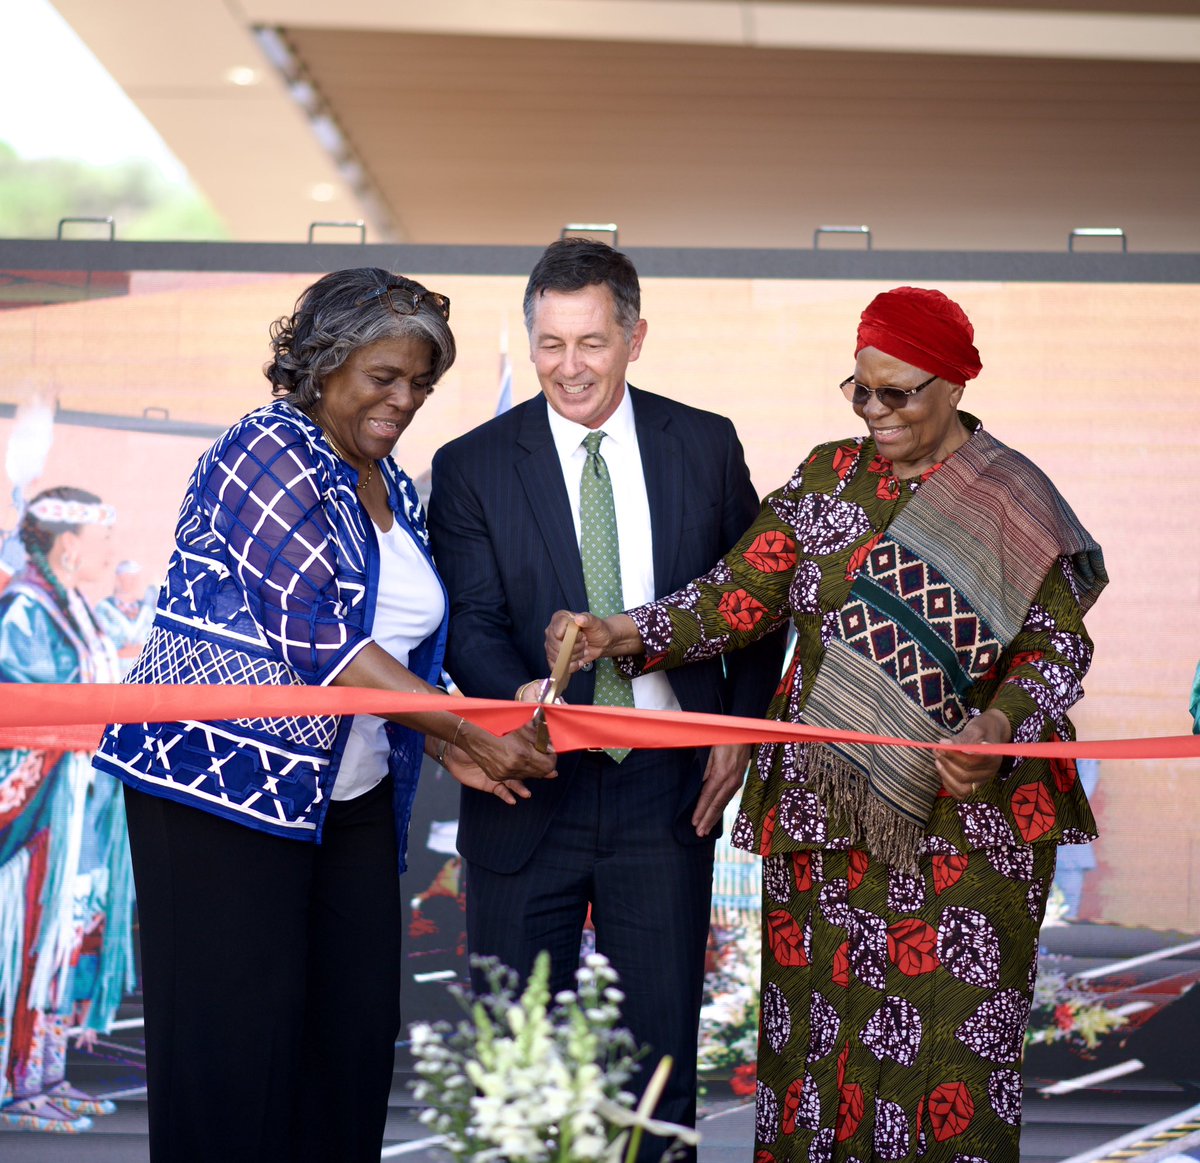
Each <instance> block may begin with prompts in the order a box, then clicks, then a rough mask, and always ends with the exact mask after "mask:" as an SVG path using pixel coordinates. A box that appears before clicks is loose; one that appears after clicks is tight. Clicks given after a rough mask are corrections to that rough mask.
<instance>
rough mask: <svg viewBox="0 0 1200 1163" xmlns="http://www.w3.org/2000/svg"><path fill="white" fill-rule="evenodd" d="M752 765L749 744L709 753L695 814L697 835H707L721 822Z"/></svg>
mask: <svg viewBox="0 0 1200 1163" xmlns="http://www.w3.org/2000/svg"><path fill="white" fill-rule="evenodd" d="M749 762H750V744H749V743H724V744H721V745H720V746H719V747H714V748H712V750H711V751H709V753H708V766H707V767H706V768H705V769H704V783H703V784H702V785H701V788H700V798H699V799H698V800H697V801H696V810H695V811H694V812H693V813H692V826H693V827H694V828H695V829H696V835H697V836H707V835H708V834H709V833H710V832H711V831H712V830H713V828H714V827H715V826H716V825H717V823H718V822H719V821H720V819H721V817H722V815H724V813H725V807H726V805H727V804H728V803H729V801H730V800H731V799H733V797H734V796H735V795H737V793H738V792H739V791H740V790H741V787H742V780H743V779H744V778H745V775H746V765H747V764H748V763H749Z"/></svg>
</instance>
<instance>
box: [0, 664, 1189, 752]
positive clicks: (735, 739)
mask: <svg viewBox="0 0 1200 1163" xmlns="http://www.w3.org/2000/svg"><path fill="white" fill-rule="evenodd" d="M447 710H453V711H454V713H455V714H458V715H461V716H462V717H463V718H464V719H467V720H468V721H469V722H472V723H475V724H476V725H477V726H480V727H484V728H486V729H487V730H489V731H492V732H495V733H497V734H503V733H505V732H507V731H513V730H515V729H516V728H518V727H520V726H523V725H524V724H525V723H528V722H529V720H530V717H531V716H532V713H533V707H532V706H531V704H529V703H517V702H510V701H508V700H500V699H460V698H456V699H455V700H454V702H453V703H452V704H449V705H447V702H446V698H445V696H444V695H406V694H397V693H395V692H394V691H379V690H364V689H361V688H358V687H341V686H330V687H315V686H255V687H247V686H132V685H125V684H121V683H116V684H106V683H95V684H56V683H14V684H9V685H6V686H5V687H4V699H3V701H2V703H0V748H15V747H24V748H36V749H50V748H62V749H66V750H71V751H90V750H92V749H93V748H94V747H95V746H96V744H97V743H98V741H99V739H100V733H101V731H102V730H103V729H104V726H105V725H106V724H108V723H164V722H165V723H169V722H175V721H178V720H182V719H191V720H194V721H196V722H210V721H213V720H220V719H239V718H248V717H253V718H287V717H290V716H294V715H356V714H380V713H383V712H393V713H410V714H413V713H420V712H422V711H447ZM545 711H546V722H547V724H548V725H549V728H550V737H551V739H552V740H553V741H554V747H555V749H556V750H557V751H578V750H581V749H583V748H587V747H642V748H663V747H701V746H708V745H711V744H717V743H814V742H815V743H874V744H878V745H880V746H889V747H919V748H924V749H926V750H930V751H964V752H971V753H978V754H986V753H992V754H999V755H1017V756H1023V757H1027V758H1033V757H1037V758H1043V759H1068V758H1069V759H1196V758H1200V735H1167V736H1162V737H1160V738H1150V739H1101V740H1095V741H1092V742H1085V741H1077V742H1074V743H1071V742H1057V743H1008V744H1004V745H1001V744H986V745H984V744H978V745H974V746H962V745H955V744H954V743H953V741H950V742H944V743H918V742H914V741H913V740H911V739H895V738H892V737H891V736H887V735H869V734H862V733H859V732H857V731H831V730H827V729H824V728H821V727H809V726H806V725H804V724H803V723H777V722H774V721H773V720H769V719H743V718H735V717H734V716H732V715H697V714H689V713H685V712H683V711H636V710H628V709H626V708H624V707H576V706H571V705H569V704H562V705H557V706H547V707H546V708H545Z"/></svg>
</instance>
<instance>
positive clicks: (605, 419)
mask: <svg viewBox="0 0 1200 1163" xmlns="http://www.w3.org/2000/svg"><path fill="white" fill-rule="evenodd" d="M640 312H641V293H640V288H639V285H638V277H637V272H636V271H635V270H634V267H633V264H632V263H630V261H629V259H628V258H627V257H626V256H625V255H623V254H621V253H620V252H619V251H615V250H613V249H612V248H611V247H608V246H605V245H603V244H602V243H598V242H593V241H589V240H585V239H578V238H573V239H565V240H563V241H561V242H557V243H554V244H553V245H552V246H550V247H549V248H548V249H547V250H546V252H545V254H544V255H543V256H542V258H541V259H540V260H539V262H538V264H537V265H536V266H535V267H534V270H533V273H532V274H531V275H530V277H529V282H528V285H527V287H526V291H525V322H526V326H527V328H528V331H529V340H530V358H531V359H532V360H533V362H534V364H535V366H536V368H537V374H538V381H539V383H540V384H541V388H542V395H541V396H539V397H537V398H535V399H533V400H530V401H528V402H526V403H524V404H521V405H519V406H518V407H516V408H513V409H512V410H511V411H508V412H506V413H504V414H502V415H500V416H497V417H496V418H495V419H493V420H491V421H489V422H488V423H486V424H483V425H482V426H480V427H479V428H476V429H475V430H474V431H472V432H469V433H467V435H465V436H463V437H460V438H459V439H457V440H454V441H452V442H451V443H450V444H448V445H446V446H445V447H444V448H442V449H441V450H440V451H439V452H438V453H437V455H436V456H435V457H434V460H433V490H432V494H431V497H430V504H429V528H430V531H431V533H432V536H433V546H434V553H435V556H436V559H437V562H438V568H439V570H440V571H441V573H442V576H443V578H444V579H445V581H446V584H447V587H448V589H449V592H450V601H451V607H450V638H449V644H448V649H447V655H446V668H447V670H448V672H449V673H450V675H451V676H452V677H453V678H454V680H455V682H456V683H457V684H458V685H459V687H460V688H461V689H462V691H463V692H464V693H465V694H467V695H470V696H475V697H484V698H501V699H508V698H513V697H516V698H522V697H528V696H529V693H530V692H531V691H536V687H537V681H536V680H539V679H541V678H542V677H544V675H545V674H546V669H547V668H546V658H545V648H544V637H543V634H544V629H545V626H546V623H547V622H548V621H549V619H550V616H551V615H552V614H553V613H554V611H555V610H558V609H563V608H566V609H572V610H583V609H587V608H588V607H589V604H591V606H592V608H593V609H595V608H596V606H595V602H596V589H595V586H596V584H597V583H596V573H597V566H596V565H595V564H594V562H595V557H594V556H589V553H591V552H594V550H595V546H596V542H597V540H598V539H599V540H602V541H604V543H605V547H606V551H607V547H608V545H609V543H610V542H611V543H612V544H611V549H612V552H613V554H616V553H617V548H618V546H617V542H619V563H615V562H614V565H615V568H616V569H617V574H616V584H617V609H621V608H626V607H629V606H633V605H637V604H640V603H642V602H645V601H649V600H651V599H653V598H655V597H660V596H664V595H666V594H669V593H672V592H673V591H674V590H676V589H678V588H680V587H681V586H683V585H685V584H686V583H688V582H689V581H691V580H692V579H693V578H695V577H698V576H699V575H701V574H703V573H705V572H706V571H707V570H709V569H710V568H711V567H712V566H713V565H714V564H715V563H716V562H717V561H718V559H719V558H720V557H721V555H722V554H723V553H725V551H726V550H728V549H729V548H730V547H731V546H732V545H733V544H734V542H735V541H736V540H737V538H738V537H739V536H740V535H741V534H742V533H743V532H744V531H745V529H746V528H747V527H748V526H749V525H750V523H751V522H752V520H753V519H754V517H755V515H756V514H757V512H758V497H757V496H756V494H755V492H754V489H753V487H752V485H751V483H750V475H749V473H748V471H747V469H746V464H745V461H744V459H743V455H742V448H741V445H740V443H739V442H738V438H737V433H736V432H735V431H734V428H733V425H732V424H731V423H730V422H729V420H727V419H726V418H724V417H722V416H717V415H714V414H713V413H711V412H702V411H699V410H698V409H695V408H691V407H688V406H686V405H684V404H680V403H677V402H675V401H673V400H668V399H664V398H663V397H661V396H655V395H651V394H650V393H648V392H642V391H639V390H638V389H636V388H632V387H629V386H628V385H627V383H626V379H625V372H626V367H627V365H628V364H629V363H630V362H632V361H633V360H635V359H637V358H638V355H639V354H640V352H641V348H642V342H643V340H644V338H645V335H646V321H645V320H644V319H642V318H640ZM595 433H603V436H602V437H600V438H599V444H598V447H592V448H590V449H589V448H588V447H587V445H588V444H589V443H595V442H596V440H597V437H595V436H593V437H592V438H591V441H589V440H588V439H587V438H588V437H589V434H595ZM589 473H591V474H592V476H593V478H595V479H600V478H601V477H604V478H606V481H605V484H604V492H603V497H602V500H601V501H600V502H599V503H600V505H601V510H602V511H607V513H608V514H609V517H608V518H607V520H606V521H605V522H604V529H605V532H603V533H602V534H596V533H595V532H594V531H589V529H590V528H591V527H592V526H594V525H595V522H596V520H597V518H596V517H595V513H596V512H597V511H601V510H597V508H596V504H597V502H596V501H595V500H594V497H595V491H594V490H593V489H591V487H590V485H589V483H588V481H587V480H585V479H584V478H585V476H586V474H589ZM609 482H610V483H611V488H610V487H609ZM609 493H611V500H609ZM605 505H607V509H606V510H603V506H605ZM613 519H615V526H616V528H615V532H613V531H611V524H612V521H613ZM581 544H582V546H583V549H582V551H581ZM585 572H588V576H587V577H586V578H585ZM589 599H590V601H589ZM611 612H614V613H615V612H616V610H613V611H611ZM782 649H783V642H782V636H781V635H771V636H769V637H768V638H767V639H765V640H764V641H763V642H761V643H759V644H758V645H757V647H755V648H752V649H750V650H746V651H742V652H739V653H738V654H736V655H731V656H730V658H729V660H728V663H727V664H726V666H725V667H723V666H722V663H721V660H720V659H714V660H712V661H709V662H703V663H699V664H696V665H693V666H688V667H685V668H682V669H680V670H678V671H674V672H672V673H670V674H669V675H665V674H653V675H647V676H644V677H641V678H638V679H636V680H634V682H633V683H632V684H630V683H629V682H628V681H627V680H625V679H622V678H619V676H616V675H615V672H613V674H611V675H607V676H598V672H597V671H590V672H581V673H579V674H577V675H576V676H575V677H574V679H573V680H572V682H571V685H570V687H569V689H568V692H567V699H568V701H569V702H578V703H591V702H592V701H593V695H594V693H597V694H599V691H598V687H597V683H598V677H599V678H600V691H603V692H605V694H604V697H603V698H601V697H597V698H596V701H597V702H613V701H617V702H620V701H621V700H624V705H636V706H637V707H639V708H643V709H655V710H677V709H683V710H685V711H702V712H708V713H714V712H728V713H732V714H737V715H750V716H761V715H762V714H764V713H765V711H766V707H767V703H768V701H769V699H770V696H771V693H772V691H773V690H774V688H775V685H776V683H777V681H778V677H779V669H780V660H781V656H782ZM605 663H606V664H607V665H611V663H610V662H609V661H608V660H605ZM726 670H727V671H728V673H727V672H726ZM622 683H623V684H624V688H623V689H619V690H617V692H616V695H615V696H614V697H611V698H610V697H609V695H608V694H607V693H606V692H607V691H608V689H609V688H610V687H613V686H614V684H615V685H616V686H617V687H620V684H622ZM604 684H607V686H605V685H604ZM748 755H749V748H743V747H740V746H732V747H714V748H712V749H711V750H710V749H708V748H705V749H702V750H696V751H683V750H677V751H669V750H662V751H659V750H634V751H632V752H629V753H628V754H627V755H624V754H621V753H620V752H615V753H611V754H610V753H606V752H576V753H571V754H567V755H563V756H560V757H559V759H558V772H559V774H558V778H557V779H555V780H552V781H538V782H537V784H536V785H531V786H530V789H529V790H530V791H531V792H532V795H531V797H530V798H529V799H524V800H521V801H519V802H518V803H517V804H516V805H513V806H511V807H510V806H509V805H505V804H501V803H500V801H499V800H498V799H497V798H496V797H495V796H489V795H485V794H481V793H478V792H473V791H466V792H464V793H463V796H462V804H461V813H460V819H459V829H458V846H459V851H460V852H461V853H462V855H463V857H464V858H465V861H466V868H467V877H466V887H467V945H468V948H469V950H470V951H471V953H473V954H488V955H492V956H495V957H498V958H499V959H500V960H501V961H503V962H504V963H505V964H507V965H509V966H511V967H512V968H514V969H516V970H517V971H518V972H519V973H520V974H521V975H522V976H525V975H527V974H528V973H529V971H530V969H531V967H532V964H533V960H534V958H535V957H536V955H537V953H538V952H539V951H540V950H542V949H547V950H549V952H550V956H551V964H552V982H551V991H552V992H554V991H556V990H558V989H564V988H568V987H569V986H571V985H572V984H573V975H574V971H575V969H576V967H577V965H578V959H579V946H580V937H581V933H582V930H583V927H584V925H585V922H586V919H587V915H588V909H589V907H590V909H591V917H592V922H593V924H594V926H595V930H596V948H597V950H598V951H599V952H601V953H603V954H604V955H605V956H606V957H607V958H608V959H609V961H610V962H611V963H612V964H613V966H614V968H615V969H616V970H617V972H618V973H619V974H620V979H621V987H622V989H623V990H624V992H625V995H626V998H625V1002H624V1003H623V1006H622V1014H623V1020H624V1023H625V1024H626V1025H628V1027H629V1028H630V1029H631V1030H632V1032H633V1034H634V1036H635V1037H636V1038H637V1039H638V1041H639V1042H640V1043H642V1044H645V1045H648V1046H649V1047H650V1053H649V1055H648V1065H647V1066H646V1068H645V1069H644V1070H643V1072H642V1077H641V1079H640V1082H639V1083H637V1084H635V1085H636V1086H638V1087H640V1085H643V1084H644V1082H645V1079H646V1077H648V1075H649V1072H650V1070H651V1069H652V1068H653V1065H654V1064H655V1063H656V1062H657V1061H658V1059H659V1058H660V1057H662V1056H663V1055H664V1054H670V1055H672V1057H673V1058H674V1061H675V1069H674V1071H673V1072H672V1077H671V1081H670V1083H669V1084H668V1088H667V1090H666V1092H665V1094H664V1097H663V1101H662V1102H661V1103H660V1105H659V1107H658V1112H657V1113H658V1115H659V1117H661V1118H665V1119H668V1120H670V1121H673V1122H678V1123H685V1124H687V1125H694V1122H695V1112H696V1036H697V1024H698V1019H699V1011H700V1002H701V994H702V988H703V975H704V953H705V947H706V943H707V937H708V917H709V901H710V896H711V889H712V866H713V844H714V840H715V836H716V834H717V832H718V831H719V825H720V820H721V814H722V812H723V810H724V808H725V805H726V804H727V803H728V802H729V800H730V799H731V798H732V797H733V795H734V794H735V792H737V791H738V790H739V788H740V787H741V782H742V777H743V773H744V771H745V767H746V762H747V759H748ZM480 984H481V983H480V982H479V980H478V978H477V979H476V986H477V988H478V987H479V985H480ZM661 1150H662V1144H661V1142H660V1143H659V1144H658V1145H657V1146H655V1145H654V1144H653V1143H647V1144H645V1146H644V1149H643V1153H642V1156H641V1158H643V1159H654V1158H657V1157H658V1154H659V1153H661Z"/></svg>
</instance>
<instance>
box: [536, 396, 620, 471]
mask: <svg viewBox="0 0 1200 1163" xmlns="http://www.w3.org/2000/svg"><path fill="white" fill-rule="evenodd" d="M546 416H547V419H548V420H549V421H550V435H551V437H552V438H553V440H554V447H555V448H556V449H558V455H559V457H560V458H562V459H564V460H565V459H566V458H567V457H569V456H571V455H572V454H573V453H574V452H575V450H576V449H577V448H579V446H580V445H582V444H583V439H584V437H585V436H587V434H588V433H589V432H591V431H592V429H591V428H587V427H585V426H584V425H582V424H576V423H575V421H574V420H568V419H567V418H566V417H565V416H561V415H559V413H557V412H556V411H555V410H554V409H553V408H551V407H550V405H549V404H548V403H547V405H546ZM600 431H602V432H603V433H604V435H605V439H606V440H611V441H612V442H613V443H614V444H624V445H630V444H632V443H634V442H635V441H636V439H637V429H636V427H635V426H634V421H633V400H632V399H631V398H630V392H629V384H628V383H626V385H625V391H624V392H623V393H622V395H621V402H620V403H619V404H618V405H617V410H616V411H615V412H614V413H613V414H612V415H611V416H610V417H609V418H608V419H607V420H605V421H604V423H603V424H601V425H600ZM603 447H604V446H603V445H602V446H601V450H602V451H603Z"/></svg>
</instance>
